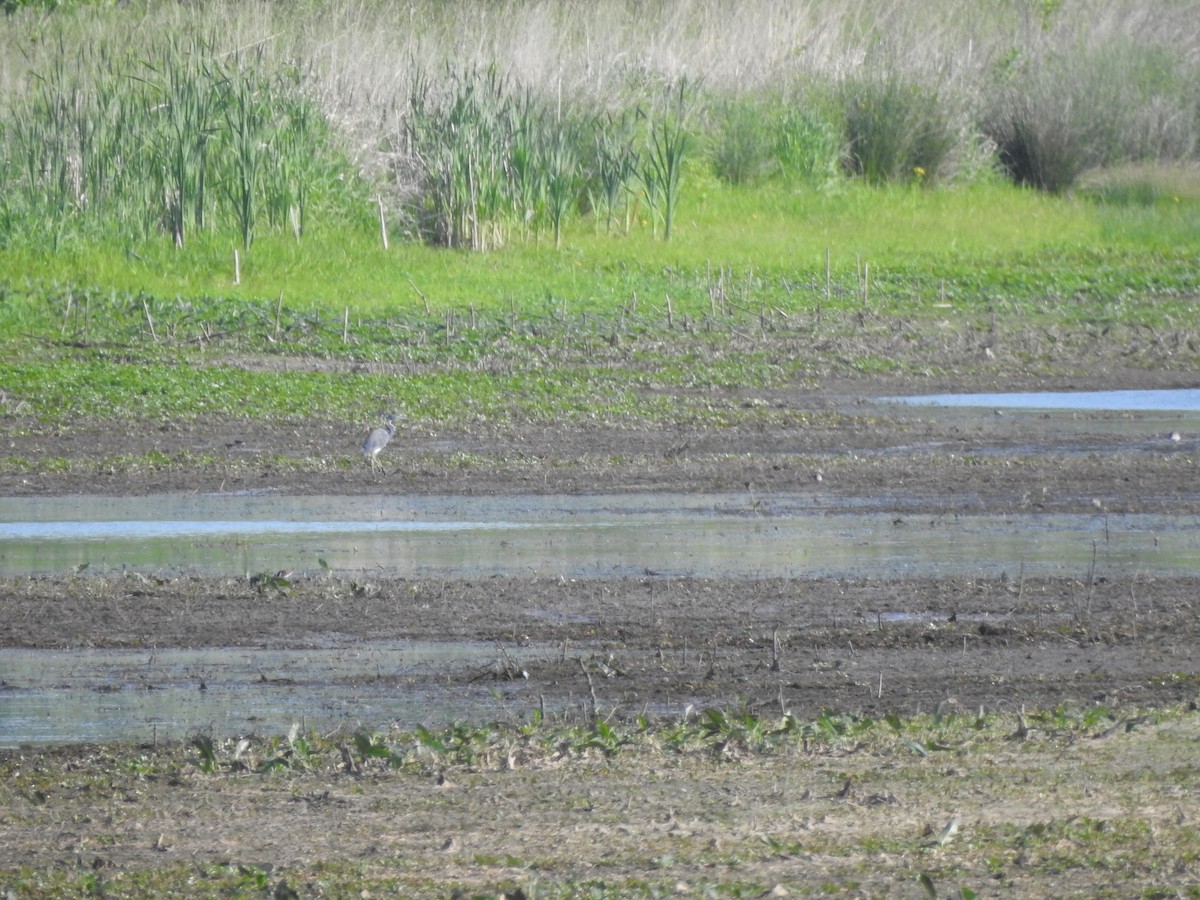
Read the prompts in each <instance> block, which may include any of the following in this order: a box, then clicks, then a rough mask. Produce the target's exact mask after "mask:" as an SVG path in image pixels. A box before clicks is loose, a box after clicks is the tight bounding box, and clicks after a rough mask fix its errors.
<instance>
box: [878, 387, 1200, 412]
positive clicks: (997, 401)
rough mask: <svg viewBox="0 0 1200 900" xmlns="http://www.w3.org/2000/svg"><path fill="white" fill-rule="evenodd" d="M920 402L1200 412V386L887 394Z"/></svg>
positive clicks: (898, 400) (897, 399) (893, 399)
mask: <svg viewBox="0 0 1200 900" xmlns="http://www.w3.org/2000/svg"><path fill="white" fill-rule="evenodd" d="M883 399H884V400H885V401H888V402H895V403H908V404H912V405H916V406H978V407H987V408H1007V409H1074V410H1084V409H1086V410H1110V411H1114V412H1116V411H1127V412H1192V413H1197V412H1200V388H1183V389H1177V390H1162V391H1033V392H1025V393H999V394H919V395H914V396H911V397H885V398H883Z"/></svg>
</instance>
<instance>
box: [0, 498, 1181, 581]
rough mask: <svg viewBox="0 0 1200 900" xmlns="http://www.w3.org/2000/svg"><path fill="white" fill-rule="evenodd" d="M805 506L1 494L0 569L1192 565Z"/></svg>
mask: <svg viewBox="0 0 1200 900" xmlns="http://www.w3.org/2000/svg"><path fill="white" fill-rule="evenodd" d="M823 505H824V504H823V500H822V498H821V497H819V496H816V495H807V494H806V495H803V496H801V495H771V496H769V497H756V496H752V495H751V494H749V493H746V494H725V495H696V494H654V495H647V494H630V495H602V496H500V497H483V498H478V497H395V496H379V497H375V498H363V497H333V496H327V497H280V496H273V495H230V494H208V495H192V494H189V495H157V496H149V497H138V498H108V497H86V496H83V497H62V498H51V499H49V500H48V499H45V498H3V499H0V575H4V576H21V575H37V574H55V573H64V572H70V571H79V570H86V571H88V572H91V573H107V572H120V571H122V570H133V571H138V572H154V571H159V572H165V573H180V572H198V573H203V574H209V575H219V576H247V575H253V574H257V573H259V572H276V571H286V572H293V573H298V574H302V573H306V572H319V571H322V570H323V569H324V568H325V567H326V566H327V567H328V568H329V569H330V570H332V571H334V572H337V573H341V574H347V575H353V574H356V573H362V572H367V571H369V572H371V573H374V574H376V575H392V576H404V577H409V576H413V577H429V576H443V577H479V576H483V575H488V574H506V575H512V574H522V573H537V574H541V575H557V576H562V577H568V578H570V577H588V578H604V577H618V576H627V575H640V574H645V573H654V574H662V575H694V576H701V577H712V576H721V577H727V578H729V577H732V578H754V577H792V578H804V577H897V576H903V575H940V576H946V575H954V574H971V575H981V576H986V575H997V574H1000V573H1001V572H1004V571H1010V570H1012V569H1014V568H1015V567H1018V566H1023V567H1024V568H1025V569H1026V570H1027V571H1029V572H1030V573H1040V574H1061V573H1064V572H1068V573H1069V572H1077V571H1080V568H1081V567H1082V566H1086V565H1088V564H1089V563H1090V561H1091V558H1092V554H1093V549H1094V547H1096V546H1099V547H1100V548H1101V550H1102V551H1103V553H1102V556H1103V563H1104V565H1105V566H1107V567H1109V568H1110V569H1111V570H1112V571H1113V572H1114V573H1119V572H1121V571H1132V570H1137V571H1142V572H1145V573H1148V574H1150V573H1163V574H1170V573H1179V572H1187V571H1195V570H1196V568H1197V566H1198V565H1200V520H1198V519H1197V517H1186V516H1184V517H1180V516H1166V515H1121V516H1118V515H1110V516H1105V515H1104V514H1103V513H1102V512H1097V513H1095V514H1085V515H961V514H960V515H954V516H950V517H930V516H928V515H925V516H912V517H905V516H897V515H896V514H895V513H870V512H864V513H854V512H848V513H847V512H840V513H826V512H824V511H823V510H822V507H823Z"/></svg>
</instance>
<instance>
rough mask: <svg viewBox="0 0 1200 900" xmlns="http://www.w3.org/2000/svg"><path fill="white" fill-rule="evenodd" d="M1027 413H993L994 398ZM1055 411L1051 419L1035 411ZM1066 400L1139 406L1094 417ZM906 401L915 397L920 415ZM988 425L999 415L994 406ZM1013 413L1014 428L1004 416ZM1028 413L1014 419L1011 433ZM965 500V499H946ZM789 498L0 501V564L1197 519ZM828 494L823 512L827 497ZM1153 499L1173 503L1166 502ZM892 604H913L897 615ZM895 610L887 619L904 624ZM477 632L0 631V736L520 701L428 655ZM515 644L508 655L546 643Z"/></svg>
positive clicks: (1128, 563)
mask: <svg viewBox="0 0 1200 900" xmlns="http://www.w3.org/2000/svg"><path fill="white" fill-rule="evenodd" d="M880 402H888V403H889V404H891V403H903V404H905V405H908V406H910V407H911V408H912V409H913V410H914V411H915V410H923V411H922V412H921V413H920V415H922V416H928V415H932V414H934V413H932V412H929V411H928V410H929V409H930V407H931V406H932V407H941V408H942V409H941V411H939V412H937V413H936V415H939V416H954V417H970V418H971V420H972V421H973V422H975V423H976V424H977V425H978V423H979V422H980V421H981V420H980V413H979V410H980V409H984V410H987V413H986V415H987V417H988V420H994V421H996V422H997V423H1005V422H1009V423H1011V422H1015V421H1018V420H1019V421H1020V422H1021V423H1022V424H1023V427H1024V428H1025V429H1026V430H1027V431H1028V432H1029V433H1030V434H1031V435H1033V441H1034V443H1033V444H1031V446H1030V448H1029V452H1037V445H1036V441H1037V439H1038V436H1039V435H1040V434H1041V433H1042V432H1041V431H1040V430H1039V429H1042V428H1054V429H1056V430H1058V431H1060V433H1062V432H1064V431H1065V433H1067V434H1075V433H1078V434H1079V435H1080V436H1081V443H1080V450H1081V452H1091V447H1092V445H1091V444H1090V443H1089V442H1090V441H1093V440H1095V438H1094V435H1095V432H1096V430H1097V427H1100V428H1101V430H1102V431H1104V432H1105V434H1112V435H1120V439H1121V440H1122V441H1124V442H1126V446H1128V440H1129V438H1130V436H1131V435H1137V434H1139V433H1141V435H1142V438H1141V439H1142V440H1143V441H1144V442H1145V444H1146V447H1147V448H1148V449H1151V448H1156V447H1157V446H1159V445H1162V444H1163V442H1164V441H1169V440H1172V439H1173V438H1174V437H1179V435H1173V434H1172V433H1173V432H1175V431H1176V430H1177V429H1178V430H1182V431H1183V433H1184V435H1188V437H1183V438H1181V440H1182V441H1183V444H1182V445H1180V444H1179V443H1178V442H1176V443H1175V446H1177V447H1178V446H1182V447H1183V448H1186V447H1188V446H1189V442H1190V441H1192V440H1194V439H1193V438H1192V437H1190V435H1193V434H1195V433H1197V432H1200V417H1198V416H1197V413H1198V412H1200V391H1187V392H1181V391H1171V392H1157V391H1155V392H1147V391H1116V392H1103V393H1087V394H1053V395H1047V394H989V395H939V396H934V397H914V398H885V400H882V401H880ZM1000 408H1010V409H1014V410H1025V412H1014V413H1013V415H1012V416H1011V417H1008V418H1005V419H996V418H995V417H993V416H992V414H991V413H992V410H997V409H1000ZM1038 410H1065V412H1060V413H1052V414H1050V415H1051V416H1052V419H1051V420H1050V421H1048V422H1046V423H1045V424H1042V423H1041V422H1040V421H1035V417H1036V418H1040V417H1041V416H1044V415H1047V414H1046V413H1044V412H1037V411H1038ZM1071 410H1093V411H1095V410H1109V411H1119V410H1138V411H1140V412H1138V413H1137V414H1135V415H1129V416H1117V415H1114V416H1113V417H1105V420H1104V421H1103V423H1102V425H1101V426H1097V424H1096V423H1095V422H1093V421H1080V415H1079V413H1077V412H1076V413H1072V412H1070V411H1071ZM914 414H915V413H914ZM996 427H1001V426H1000V425H999V424H997V426H996ZM1005 427H1007V426H1005ZM1024 433H1025V432H1022V434H1023V435H1024ZM958 499H959V500H960V501H961V500H962V499H963V498H961V497H959V498H958ZM879 500H880V498H879V497H872V498H864V499H863V501H862V504H861V507H862V510H863V511H861V512H856V511H855V509H856V505H855V503H854V502H853V501H850V502H848V501H847V500H846V499H845V498H838V499H837V501H836V503H835V502H834V500H833V498H831V497H825V496H822V495H820V494H818V493H805V494H803V495H799V494H797V495H777V494H771V495H766V496H763V495H755V494H753V493H751V492H749V491H747V492H744V493H735V494H718V495H697V494H630V495H594V496H500V497H459V496H441V497H427V496H426V497H405V496H396V495H392V494H387V493H380V494H378V495H376V496H373V497H342V496H326V497H282V496H277V495H273V494H269V493H257V494H256V493H243V494H227V493H219V494H187V495H175V494H164V495H157V496H148V497H136V498H135V497H128V498H121V497H118V498H112V497H92V496H71V497H51V498H0V575H3V576H21V575H36V574H61V573H68V572H75V571H85V572H87V573H111V572H120V571H123V570H133V571H137V572H145V573H149V572H155V571H158V572H164V573H187V572H196V573H203V574H210V575H220V576H247V575H253V574H257V573H259V572H276V571H281V570H282V571H287V572H295V573H297V574H301V573H306V572H319V571H322V570H323V569H325V568H326V567H328V568H329V569H331V570H332V571H334V572H335V573H337V574H345V575H354V574H356V573H361V572H371V573H373V574H376V575H392V576H405V577H408V576H412V577H430V576H436V577H449V578H454V577H459V578H464V577H465V578H470V577H479V576H484V575H488V574H522V573H536V574H539V575H543V576H545V575H560V576H563V577H568V578H569V577H586V578H605V577H622V576H628V575H642V574H646V573H650V574H656V575H695V576H702V577H705V576H720V577H734V578H755V577H767V576H772V577H774V576H782V577H792V578H814V577H854V578H863V577H878V578H894V577H901V576H932V577H946V576H953V575H971V576H980V577H995V576H999V575H1000V574H1002V573H1009V574H1010V575H1014V576H1015V575H1016V574H1017V573H1018V572H1022V573H1026V574H1030V575H1033V574H1045V575H1061V574H1068V575H1070V574H1076V575H1078V576H1079V577H1081V578H1083V577H1086V575H1087V574H1088V573H1089V572H1092V573H1093V574H1094V575H1096V576H1097V577H1103V576H1109V577H1115V576H1120V575H1127V574H1130V573H1139V574H1141V575H1146V576H1152V575H1155V574H1188V573H1194V572H1196V571H1197V570H1200V517H1196V516H1174V515H1105V514H1104V513H1103V511H1100V510H1098V511H1097V512H1095V513H1093V514H1083V515H1045V514H1028V515H1005V514H995V515H951V516H930V515H928V514H926V515H898V514H897V513H895V512H891V513H886V514H885V513H878V512H870V511H868V510H869V509H875V508H878V506H879ZM832 508H836V509H838V510H839V512H837V513H829V512H827V511H826V510H828V509H832ZM1164 508H1166V507H1165V506H1164ZM888 615H889V616H897V617H904V616H908V615H910V613H907V612H904V611H898V612H890V613H888ZM899 620H901V619H898V621H899ZM503 652H504V651H502V650H501V649H499V648H497V647H494V646H488V645H476V644H441V643H436V644H422V643H419V642H387V643H371V642H368V643H363V642H359V641H355V640H352V639H349V638H338V637H331V638H330V639H329V641H328V644H327V645H325V646H322V647H319V648H317V649H310V650H279V649H265V650H264V649H254V650H247V649H230V648H213V649H203V650H179V649H168V650H154V649H147V650H87V649H81V650H70V651H57V650H0V746H14V745H17V744H21V743H63V742H79V741H102V740H138V741H150V740H154V739H163V740H165V739H169V738H180V737H186V736H188V735H191V734H194V733H197V732H205V733H212V734H214V735H216V736H230V735H238V734H248V733H258V734H263V735H269V736H273V735H280V734H284V733H286V732H287V730H288V728H289V727H290V726H291V725H292V723H294V722H300V723H302V725H309V726H313V727H320V728H323V729H324V728H330V727H337V726H347V725H348V726H350V727H353V726H354V725H356V724H359V723H362V724H364V725H366V726H367V727H371V728H378V727H385V726H386V725H387V723H389V722H396V723H399V724H401V725H403V726H405V727H411V726H413V725H415V724H418V723H423V724H427V725H436V724H439V723H443V722H447V721H450V720H452V719H455V718H467V719H472V720H482V719H486V718H500V717H503V716H505V715H507V714H508V709H509V704H512V708H513V709H516V710H518V713H517V714H519V715H522V716H525V715H527V714H528V712H529V711H530V710H531V709H533V708H534V707H535V706H536V705H537V703H538V700H537V698H533V697H529V696H526V695H525V693H524V691H523V682H522V681H521V680H519V679H518V680H516V681H496V680H494V679H492V678H481V679H480V681H479V685H478V686H477V687H472V689H470V690H467V691H464V690H463V689H462V687H461V682H462V679H459V680H458V681H457V682H456V686H455V687H454V688H453V689H450V688H445V689H442V688H438V687H437V686H436V679H430V678H429V675H430V673H435V674H436V673H438V672H442V673H445V672H448V671H451V670H454V669H462V668H467V669H472V668H474V669H477V670H478V671H480V672H481V673H484V672H486V671H487V670H488V668H489V667H494V666H495V665H496V663H497V657H498V656H499V655H501V654H502V653H503ZM558 652H560V651H556V650H552V649H548V648H538V647H522V648H521V650H520V653H521V654H522V661H525V660H529V661H533V660H535V659H536V658H539V657H540V658H545V657H547V656H549V655H550V654H555V655H557V654H558Z"/></svg>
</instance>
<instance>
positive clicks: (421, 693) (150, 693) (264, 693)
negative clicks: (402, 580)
mask: <svg viewBox="0 0 1200 900" xmlns="http://www.w3.org/2000/svg"><path fill="white" fill-rule="evenodd" d="M549 652H550V651H547V653H549ZM500 653H501V651H499V650H498V649H497V648H496V647H494V646H491V645H484V644H472V643H466V642H460V643H440V642H439V643H422V642H413V641H403V642H387V643H373V642H361V641H357V642H351V641H349V640H345V641H331V642H330V644H329V646H325V647H319V648H315V649H306V650H271V649H261V648H259V649H230V648H226V649H220V648H218V649H202V650H187V649H168V650H152V649H146V650H95V649H79V650H25V649H21V650H2V651H0V672H3V673H4V674H3V679H2V680H0V747H11V746H17V745H19V744H22V743H72V742H76V743H77V742H88V741H108V740H118V739H120V740H138V741H154V740H155V739H161V740H166V739H171V738H174V739H182V738H186V737H188V736H190V735H193V734H197V733H203V734H213V735H216V736H228V735H236V734H250V733H258V734H260V735H264V736H275V735H280V734H285V733H286V732H287V731H288V729H289V728H290V727H291V725H292V724H293V723H299V724H300V725H301V726H302V727H306V726H307V725H309V724H311V725H313V726H315V727H322V726H324V725H327V724H329V723H331V722H336V723H341V724H343V725H347V726H349V727H355V726H357V725H360V724H361V725H364V726H366V727H369V728H377V727H380V726H382V725H385V724H386V723H388V722H390V721H396V720H399V721H405V722H424V723H426V724H428V725H436V724H442V723H445V722H449V721H453V720H454V719H455V718H478V717H487V718H496V717H498V716H500V715H502V714H503V711H504V704H505V702H506V700H512V701H514V702H516V703H518V704H519V705H520V708H521V710H522V712H523V713H524V712H527V711H528V710H529V709H530V708H532V706H533V705H536V703H537V700H536V698H528V697H524V696H521V686H522V682H521V680H520V678H519V677H518V678H517V679H515V680H505V681H503V682H497V681H496V679H494V678H490V677H487V676H488V675H489V674H490V673H492V672H494V671H496V669H497V667H498V666H499V664H500V661H501V658H500ZM537 658H538V652H537V651H536V650H533V649H530V648H523V649H522V661H523V662H525V664H528V663H529V662H531V661H535V660H536V659H537ZM464 670H465V671H467V672H468V674H470V673H471V672H477V673H478V674H479V675H480V678H479V680H478V684H477V686H468V687H467V688H466V689H464V688H463V685H462V679H458V681H459V683H458V685H457V686H456V688H455V690H453V691H449V690H444V689H439V688H437V687H434V686H431V685H430V676H431V673H435V672H436V673H439V674H441V675H443V676H444V675H446V674H448V673H453V672H462V671H464ZM467 680H468V681H469V680H470V679H467ZM497 684H499V685H500V687H496V685H497Z"/></svg>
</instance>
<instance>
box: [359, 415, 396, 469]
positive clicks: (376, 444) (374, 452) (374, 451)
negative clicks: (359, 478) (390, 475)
mask: <svg viewBox="0 0 1200 900" xmlns="http://www.w3.org/2000/svg"><path fill="white" fill-rule="evenodd" d="M395 433H396V417H395V416H388V417H387V426H386V427H384V428H372V429H371V433H370V434H368V435H367V439H366V440H365V441H363V446H362V453H363V458H364V459H366V460H367V461H368V462H370V463H371V474H372V475H373V474H375V467H376V466H378V467H379V468H380V469H381V470H382V471H383V474H384V475H386V474H387V469H384V468H383V463H381V462H380V461H379V453H380V451H381V450H383V448H384V447H386V446H387V442H388V441H390V440H391V439H392V435H394V434H395Z"/></svg>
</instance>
